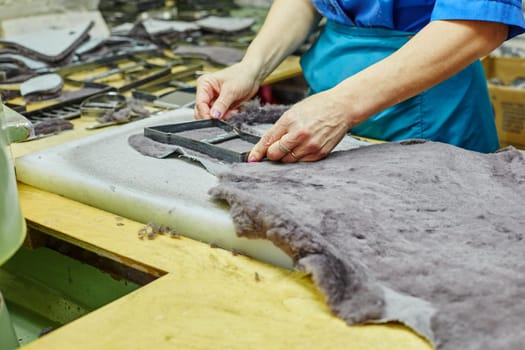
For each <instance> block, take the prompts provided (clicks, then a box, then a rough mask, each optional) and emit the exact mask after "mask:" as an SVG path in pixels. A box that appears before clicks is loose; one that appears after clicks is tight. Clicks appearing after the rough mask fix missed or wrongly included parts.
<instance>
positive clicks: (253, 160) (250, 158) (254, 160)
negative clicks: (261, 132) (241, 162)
mask: <svg viewBox="0 0 525 350" xmlns="http://www.w3.org/2000/svg"><path fill="white" fill-rule="evenodd" d="M256 161H257V159H255V157H254V156H250V157H249V158H248V163H254V162H256Z"/></svg>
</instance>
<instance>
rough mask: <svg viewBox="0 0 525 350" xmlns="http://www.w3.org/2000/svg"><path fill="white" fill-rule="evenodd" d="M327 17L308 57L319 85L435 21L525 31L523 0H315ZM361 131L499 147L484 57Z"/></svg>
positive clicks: (482, 148) (310, 76) (307, 68)
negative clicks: (474, 22)
mask: <svg viewBox="0 0 525 350" xmlns="http://www.w3.org/2000/svg"><path fill="white" fill-rule="evenodd" d="M312 3H313V4H314V6H315V7H316V8H317V10H318V11H319V13H320V14H321V15H323V16H324V17H326V18H327V23H326V25H325V27H324V29H323V31H322V32H321V35H320V36H319V38H318V40H317V41H316V43H315V44H314V45H312V47H311V48H310V49H309V50H308V51H307V52H306V53H305V54H304V55H303V57H302V59H301V65H302V68H303V72H304V75H305V78H306V80H307V82H308V84H309V86H310V88H311V90H312V92H313V93H317V92H320V91H323V90H326V89H329V88H332V87H333V86H335V85H337V84H338V83H340V82H341V81H343V80H345V79H346V78H348V77H350V76H352V75H354V74H356V73H357V72H359V71H361V70H363V69H365V68H366V67H368V66H370V65H372V64H374V63H376V62H378V61H380V60H382V59H383V58H385V57H387V56H389V55H390V54H392V53H393V52H395V51H396V50H398V49H399V48H400V47H401V46H403V45H404V44H405V43H406V42H408V40H410V38H411V37H412V36H413V35H414V34H415V33H417V32H418V31H419V30H421V29H422V28H423V27H424V26H425V25H427V24H428V23H429V22H430V21H434V20H479V21H490V22H499V23H504V24H506V25H508V26H509V38H511V37H513V36H516V35H518V34H521V33H523V32H525V19H524V17H523V12H522V5H521V0H469V1H458V0H312ZM351 132H352V133H353V134H355V135H360V136H365V137H370V138H375V139H381V140H389V141H397V140H404V139H409V138H422V139H428V140H433V141H441V142H446V143H450V144H453V145H456V146H460V147H463V148H466V149H471V150H475V151H479V152H493V151H495V150H497V149H498V148H499V142H498V137H497V132H496V127H495V124H494V116H493V110H492V106H491V104H490V99H489V94H488V90H487V84H486V78H485V74H484V72H483V68H482V66H481V63H480V62H479V60H478V61H476V62H474V63H473V64H471V65H469V66H468V67H466V68H465V69H463V70H462V71H460V72H459V73H457V74H456V75H454V76H453V77H451V78H449V79H447V80H445V81H444V82H442V83H440V84H438V85H436V86H434V87H432V88H430V89H428V90H426V91H424V92H423V93H421V94H419V95H417V96H415V97H412V98H410V99H408V100H406V101H404V102H401V103H399V104H397V105H394V106H393V107H390V108H388V109H386V110H384V111H383V112H381V113H378V114H376V115H374V116H372V117H370V118H369V119H367V120H366V121H365V122H363V123H361V124H359V125H357V126H355V127H353V128H352V129H351Z"/></svg>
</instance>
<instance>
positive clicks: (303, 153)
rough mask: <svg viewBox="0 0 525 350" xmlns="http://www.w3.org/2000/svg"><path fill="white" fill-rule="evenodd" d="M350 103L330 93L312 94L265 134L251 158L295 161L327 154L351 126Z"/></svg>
mask: <svg viewBox="0 0 525 350" xmlns="http://www.w3.org/2000/svg"><path fill="white" fill-rule="evenodd" d="M347 109H348V106H345V105H343V104H341V103H339V102H337V101H336V99H335V98H333V97H332V96H331V94H330V93H329V92H322V93H319V94H316V95H312V96H310V97H308V98H306V99H304V100H302V101H301V102H299V103H297V104H295V105H294V106H292V108H290V109H289V110H288V111H286V112H285V113H284V114H283V115H282V116H281V118H279V120H278V121H277V122H276V123H275V124H274V125H273V126H272V127H271V128H270V129H269V130H268V131H267V132H266V133H265V134H264V135H263V136H262V137H261V140H260V141H259V142H258V143H257V144H256V145H255V146H254V147H253V149H252V151H251V152H250V155H249V157H248V161H249V162H257V161H260V160H261V159H263V158H264V157H265V156H266V157H267V158H268V159H269V160H273V161H281V162H284V163H292V162H297V161H316V160H319V159H322V158H324V157H326V156H327V155H328V154H329V153H330V151H331V150H332V149H333V148H334V147H335V146H336V145H337V144H338V143H339V141H341V139H342V138H343V136H344V135H345V134H346V132H347V131H348V129H349V123H348V121H347V117H346V114H347V113H348V111H347Z"/></svg>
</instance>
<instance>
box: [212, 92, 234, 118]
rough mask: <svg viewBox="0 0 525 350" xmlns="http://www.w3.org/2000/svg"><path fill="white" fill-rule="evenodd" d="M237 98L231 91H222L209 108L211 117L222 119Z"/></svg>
mask: <svg viewBox="0 0 525 350" xmlns="http://www.w3.org/2000/svg"><path fill="white" fill-rule="evenodd" d="M237 98H238V96H235V94H234V93H233V92H232V91H231V90H229V89H223V90H222V91H221V92H220V94H219V97H217V100H216V101H215V102H214V103H213V105H212V107H211V111H210V114H211V117H212V118H215V119H220V118H223V117H224V116H225V115H226V114H227V112H228V110H229V109H230V107H231V106H232V104H233V103H234V102H235V101H236V100H237Z"/></svg>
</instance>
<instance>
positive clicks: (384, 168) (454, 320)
mask: <svg viewBox="0 0 525 350" xmlns="http://www.w3.org/2000/svg"><path fill="white" fill-rule="evenodd" d="M219 179H220V182H219V185H218V186H217V187H215V188H213V189H212V190H211V192H210V193H211V195H212V196H213V197H214V198H215V199H220V200H225V201H227V202H228V203H229V205H230V206H231V215H232V218H233V220H234V222H235V225H236V230H237V233H238V235H239V236H243V237H261V238H267V239H269V240H271V241H272V242H273V243H274V244H276V245H277V246H278V247H280V248H281V249H283V251H285V252H286V253H287V254H288V255H290V256H291V257H292V258H293V259H294V261H295V262H296V264H297V266H298V267H299V268H302V269H304V270H306V271H308V272H310V273H311V274H312V278H313V280H314V281H315V283H316V285H317V286H318V287H319V288H320V290H322V291H323V292H324V294H325V295H326V298H327V301H328V303H329V305H330V307H331V309H332V310H333V311H334V313H335V314H337V315H338V316H340V317H341V318H342V319H344V320H346V321H347V322H348V323H349V324H356V323H366V322H378V321H386V320H393V319H397V320H399V321H400V322H403V323H405V324H407V325H408V326H410V327H412V328H413V329H415V330H416V331H417V332H419V333H420V334H421V335H423V336H424V337H426V338H427V339H429V340H430V341H431V342H432V343H433V344H434V345H435V346H436V347H437V348H438V349H440V350H458V349H461V350H480V349H490V350H521V349H525V332H523V328H524V326H525V321H524V315H525V259H524V257H525V241H524V239H523V237H524V234H525V160H524V158H523V156H522V155H521V153H520V152H519V151H517V150H515V149H513V148H507V149H504V150H502V151H501V152H498V153H494V154H480V153H476V152H472V151H466V150H463V149H460V148H457V147H454V146H450V145H446V144H442V143H436V142H423V141H416V142H403V143H386V144H381V145H373V146H367V147H361V148H358V149H353V150H349V151H341V152H334V153H332V154H331V155H330V156H329V157H327V158H326V159H324V160H322V161H319V162H315V163H296V164H280V163H270V162H262V163H240V164H235V165H233V168H232V170H230V171H227V172H224V173H222V174H221V175H220V177H219Z"/></svg>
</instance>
